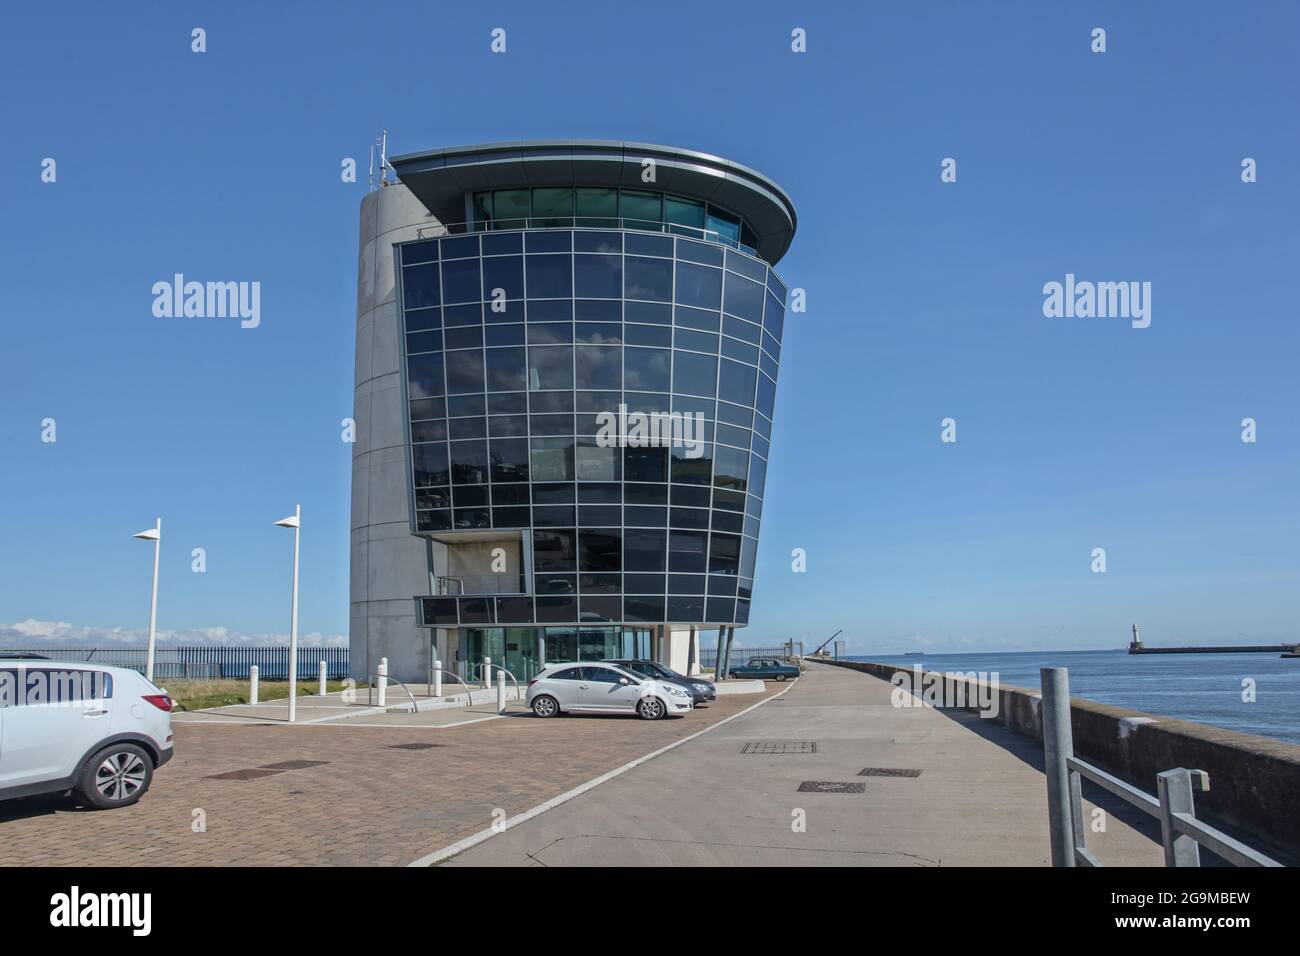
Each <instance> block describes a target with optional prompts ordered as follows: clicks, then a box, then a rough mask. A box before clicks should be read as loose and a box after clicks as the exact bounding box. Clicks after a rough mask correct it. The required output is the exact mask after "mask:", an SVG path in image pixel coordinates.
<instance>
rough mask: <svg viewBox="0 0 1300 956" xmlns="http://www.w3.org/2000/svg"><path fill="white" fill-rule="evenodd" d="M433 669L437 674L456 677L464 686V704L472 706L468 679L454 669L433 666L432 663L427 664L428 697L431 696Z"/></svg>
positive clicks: (472, 695)
mask: <svg viewBox="0 0 1300 956" xmlns="http://www.w3.org/2000/svg"><path fill="white" fill-rule="evenodd" d="M435 671H437V672H438V673H439V674H446V675H447V676H449V677H454V678H456V680H458V681H460V683H461V686H463V687H464V688H465V706H466V707H473V706H474V693H473V690H472V689H471V688H470V686H469V681H467V680H465V678H463V677H461V676H460V675H459V674H457V673H456V672H455V671H449V670H447V668H445V667H434V666H433V665H432V664H431V665H429V698H430V699H431V698H432V697H433V674H434V672H435Z"/></svg>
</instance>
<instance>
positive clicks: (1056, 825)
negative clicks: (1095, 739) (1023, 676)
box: [1039, 667, 1074, 866]
mask: <svg viewBox="0 0 1300 956" xmlns="http://www.w3.org/2000/svg"><path fill="white" fill-rule="evenodd" d="M1039 678H1040V680H1041V682H1042V688H1043V705H1042V706H1043V770H1044V771H1045V772H1046V774H1047V823H1048V828H1049V831H1050V834H1051V845H1052V866H1074V824H1073V821H1072V819H1071V816H1072V812H1071V806H1070V771H1069V768H1068V767H1066V765H1065V760H1066V758H1067V757H1072V756H1074V735H1073V733H1072V732H1071V730H1070V677H1069V672H1068V671H1067V670H1066V669H1065V668H1064V667H1043V668H1041V669H1040V670H1039Z"/></svg>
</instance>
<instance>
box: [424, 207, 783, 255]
mask: <svg viewBox="0 0 1300 956" xmlns="http://www.w3.org/2000/svg"><path fill="white" fill-rule="evenodd" d="M499 223H509V225H498V224H499ZM518 223H522V225H517V224H518ZM494 226H496V228H493V227H494ZM426 229H432V230H437V229H440V230H442V231H441V232H435V233H434V234H433V235H429V236H426V235H425V230H426ZM524 229H530V230H533V229H595V230H602V229H614V230H625V231H626V230H631V231H634V232H660V233H667V234H669V235H674V236H685V237H686V238H687V239H699V240H701V241H703V242H713V243H716V244H718V245H720V246H726V247H727V248H729V249H736V250H738V251H740V252H743V253H745V254H746V255H749V256H753V257H754V258H758V250H757V249H754V248H752V247H750V246H747V245H745V244H744V243H743V242H741V241H740V240H739V239H732V238H731V237H730V236H727V235H724V234H723V233H721V232H718V231H717V230H716V229H701V228H699V227H698V226H684V225H682V224H680V223H676V222H660V221H658V220H654V219H631V218H626V217H619V216H519V217H517V218H507V219H470V220H467V221H465V222H442V223H438V224H437V225H436V226H433V225H430V226H420V227H419V228H417V229H416V230H415V236H416V238H417V239H437V238H440V237H442V236H447V235H467V234H471V233H476V232H519V231H521V230H524Z"/></svg>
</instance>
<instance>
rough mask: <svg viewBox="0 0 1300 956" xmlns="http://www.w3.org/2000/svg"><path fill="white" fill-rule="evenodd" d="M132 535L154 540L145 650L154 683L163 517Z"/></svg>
mask: <svg viewBox="0 0 1300 956" xmlns="http://www.w3.org/2000/svg"><path fill="white" fill-rule="evenodd" d="M131 537H133V538H141V539H143V540H145V541H152V542H153V592H152V594H151V595H150V597H149V648H148V650H147V651H145V657H144V676H145V679H146V680H148V681H150V682H151V683H152V681H153V648H154V641H155V640H157V637H158V549H159V548H160V547H161V546H162V518H158V519H156V520H155V521H154V526H153V527H152V528H150V529H149V530H148V531H141V532H140V533H139V534H133V535H131Z"/></svg>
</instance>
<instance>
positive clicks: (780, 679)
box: [772, 674, 785, 683]
mask: <svg viewBox="0 0 1300 956" xmlns="http://www.w3.org/2000/svg"><path fill="white" fill-rule="evenodd" d="M772 680H774V681H778V682H780V683H784V682H785V675H784V674H775V675H773V677H772Z"/></svg>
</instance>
